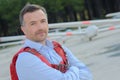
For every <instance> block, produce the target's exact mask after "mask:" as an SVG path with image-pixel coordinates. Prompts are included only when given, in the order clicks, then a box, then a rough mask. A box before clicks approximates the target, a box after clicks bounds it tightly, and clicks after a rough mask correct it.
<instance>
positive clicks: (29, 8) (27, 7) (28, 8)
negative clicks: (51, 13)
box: [19, 4, 47, 25]
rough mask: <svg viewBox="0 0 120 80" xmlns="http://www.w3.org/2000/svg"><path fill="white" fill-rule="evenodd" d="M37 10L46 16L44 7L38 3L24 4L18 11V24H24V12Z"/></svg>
mask: <svg viewBox="0 0 120 80" xmlns="http://www.w3.org/2000/svg"><path fill="white" fill-rule="evenodd" d="M37 10H42V11H43V12H44V13H45V14H46V17H47V12H46V10H45V8H44V7H42V6H40V5H36V4H26V5H25V6H24V7H23V9H22V10H21V11H20V15H19V20H20V25H23V24H24V22H23V16H24V14H26V13H28V12H34V11H37Z"/></svg>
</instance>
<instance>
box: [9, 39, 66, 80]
mask: <svg viewBox="0 0 120 80" xmlns="http://www.w3.org/2000/svg"><path fill="white" fill-rule="evenodd" d="M53 45H54V50H55V51H56V53H57V54H58V55H59V56H61V58H62V61H61V62H60V63H59V65H56V64H51V63H49V62H48V60H47V59H46V58H45V57H44V56H43V55H41V54H40V53H38V52H37V51H36V50H35V49H31V48H29V47H25V48H22V49H20V50H19V51H18V52H17V53H16V54H15V55H14V56H13V59H12V63H11V64H10V74H11V80H18V76H17V73H16V67H15V66H16V60H17V58H18V55H19V54H20V53H22V52H29V53H31V54H33V55H35V56H37V57H38V58H39V59H40V60H42V61H43V62H44V63H46V64H47V65H48V66H50V67H52V68H55V69H57V70H59V71H61V72H63V73H65V72H66V70H67V66H68V61H67V58H66V53H65V52H64V50H63V48H62V47H61V45H60V44H58V43H57V42H55V41H53Z"/></svg>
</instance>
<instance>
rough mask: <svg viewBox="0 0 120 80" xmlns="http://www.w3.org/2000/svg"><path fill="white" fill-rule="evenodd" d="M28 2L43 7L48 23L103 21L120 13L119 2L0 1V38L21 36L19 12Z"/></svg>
mask: <svg viewBox="0 0 120 80" xmlns="http://www.w3.org/2000/svg"><path fill="white" fill-rule="evenodd" d="M28 2H29V3H35V4H39V5H42V6H44V7H45V8H46V10H47V13H48V20H49V23H60V22H73V21H83V20H96V19H105V15H106V14H108V13H112V12H118V11H120V0H0V37H3V36H15V35H21V34H22V32H21V31H20V29H19V28H20V24H19V12H20V10H21V9H22V7H23V6H24V5H25V4H26V3H28Z"/></svg>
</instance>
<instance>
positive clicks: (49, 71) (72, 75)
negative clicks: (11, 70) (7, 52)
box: [16, 39, 92, 80]
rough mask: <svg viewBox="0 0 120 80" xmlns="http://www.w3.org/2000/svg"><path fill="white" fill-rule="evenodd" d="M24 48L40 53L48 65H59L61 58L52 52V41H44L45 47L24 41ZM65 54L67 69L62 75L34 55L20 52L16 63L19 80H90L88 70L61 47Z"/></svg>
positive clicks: (68, 51) (67, 50)
mask: <svg viewBox="0 0 120 80" xmlns="http://www.w3.org/2000/svg"><path fill="white" fill-rule="evenodd" d="M24 47H30V48H34V49H36V50H37V51H38V52H40V53H41V54H42V55H43V56H44V57H45V58H46V59H47V60H48V61H49V62H50V63H52V64H59V63H60V61H61V60H62V59H61V57H60V56H59V55H58V54H57V53H56V52H55V51H54V49H53V48H54V46H53V44H52V41H50V40H46V45H42V44H40V43H37V42H33V41H31V40H28V39H26V40H25V43H24ZM62 47H63V49H64V51H65V52H66V54H67V59H68V62H69V69H68V70H67V72H65V73H62V72H60V71H59V70H56V69H54V68H52V67H49V66H48V65H47V64H45V63H44V62H43V61H41V60H40V59H39V58H38V57H36V56H35V55H32V54H30V53H29V52H22V53H21V54H20V55H19V56H18V59H17V62H16V70H17V74H18V77H19V80H92V76H91V73H90V71H89V70H88V68H87V67H86V66H85V65H84V64H83V63H82V62H80V61H79V60H78V59H77V58H76V57H75V56H74V55H73V54H72V53H71V51H70V50H69V49H67V48H66V47H64V46H62Z"/></svg>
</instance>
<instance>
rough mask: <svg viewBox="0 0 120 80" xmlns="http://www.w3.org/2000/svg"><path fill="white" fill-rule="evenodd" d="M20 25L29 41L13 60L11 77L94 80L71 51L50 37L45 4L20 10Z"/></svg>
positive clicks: (37, 79)
mask: <svg viewBox="0 0 120 80" xmlns="http://www.w3.org/2000/svg"><path fill="white" fill-rule="evenodd" d="M20 24H21V30H22V31H23V32H24V34H25V36H26V40H25V43H24V46H23V49H22V50H20V51H19V52H18V53H17V55H15V56H14V58H13V61H12V63H11V67H10V70H11V77H12V80H17V79H18V80H92V76H91V73H90V72H89V70H88V69H87V67H86V66H85V65H84V64H83V63H82V62H80V61H79V60H78V59H77V58H76V57H75V56H74V55H73V54H72V53H71V51H70V50H68V49H67V48H66V47H64V46H61V45H59V43H57V42H53V41H50V40H47V34H48V20H47V13H46V11H45V9H44V8H43V7H41V6H38V5H35V4H27V5H26V6H25V7H24V8H23V9H22V10H21V12H20ZM54 44H55V45H57V46H58V47H56V46H55V45H54ZM26 48H27V49H26ZM61 54H62V55H61ZM41 56H42V57H41ZM53 66H56V67H53Z"/></svg>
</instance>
